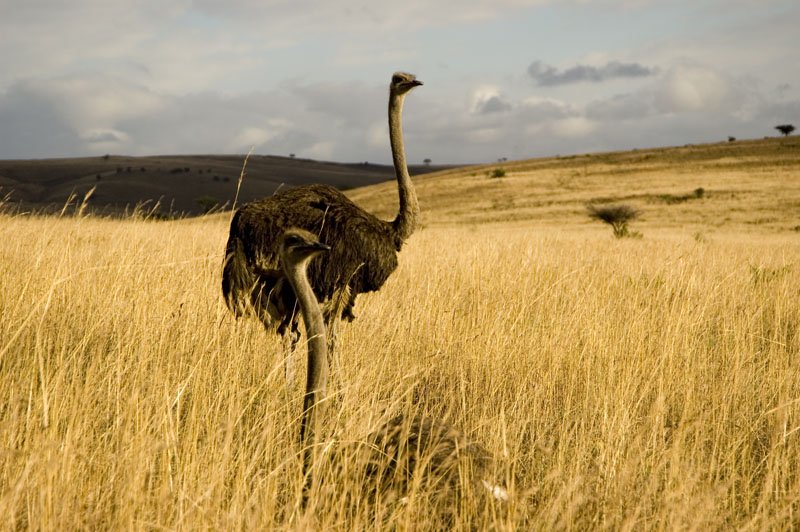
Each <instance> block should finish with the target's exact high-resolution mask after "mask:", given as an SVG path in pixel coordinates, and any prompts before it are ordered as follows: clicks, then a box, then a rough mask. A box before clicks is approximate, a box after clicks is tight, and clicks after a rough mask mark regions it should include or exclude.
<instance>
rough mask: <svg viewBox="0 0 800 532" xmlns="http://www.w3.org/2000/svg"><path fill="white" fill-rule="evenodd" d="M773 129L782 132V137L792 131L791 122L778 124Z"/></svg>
mask: <svg viewBox="0 0 800 532" xmlns="http://www.w3.org/2000/svg"><path fill="white" fill-rule="evenodd" d="M775 129H777V130H778V131H780V132H781V133H783V136H784V137H788V136H789V135H791V134H792V131H794V126H793V125H792V124H781V125H780V126H775Z"/></svg>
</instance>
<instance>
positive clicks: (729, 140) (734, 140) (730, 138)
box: [728, 137, 736, 142]
mask: <svg viewBox="0 0 800 532" xmlns="http://www.w3.org/2000/svg"><path fill="white" fill-rule="evenodd" d="M728 142H736V137H728Z"/></svg>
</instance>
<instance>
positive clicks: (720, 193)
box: [348, 137, 800, 233]
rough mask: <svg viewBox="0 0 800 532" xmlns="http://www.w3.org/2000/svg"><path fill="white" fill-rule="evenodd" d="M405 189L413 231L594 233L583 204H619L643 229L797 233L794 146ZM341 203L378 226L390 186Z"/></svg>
mask: <svg viewBox="0 0 800 532" xmlns="http://www.w3.org/2000/svg"><path fill="white" fill-rule="evenodd" d="M414 182H415V185H416V189H417V194H418V196H419V199H420V204H421V208H422V222H423V225H455V224H459V225H460V224H473V225H476V224H487V223H506V224H514V225H547V226H553V227H556V226H557V227H567V226H589V225H591V226H593V227H594V226H596V224H597V222H594V221H591V220H590V219H589V217H588V216H587V215H586V206H587V205H588V204H603V203H620V202H622V203H627V204H630V205H632V206H633V207H635V208H637V209H639V210H640V211H641V213H642V216H641V219H640V220H639V221H637V222H636V225H637V226H641V227H644V228H647V229H669V230H672V229H675V228H687V229H692V230H695V231H706V230H714V231H717V230H720V231H737V232H740V231H746V232H754V231H758V232H761V231H766V232H773V233H774V232H784V231H791V232H795V233H796V232H797V231H798V230H800V138H798V137H788V138H769V139H762V140H747V141H737V142H725V143H716V144H702V145H687V146H680V147H669V148H653V149H645V150H634V151H627V152H611V153H595V154H586V155H575V156H564V157H550V158H541V159H531V160H525V161H509V162H505V163H502V164H500V163H498V164H490V165H484V166H474V167H466V168H455V169H450V170H445V171H440V172H437V173H434V174H430V175H425V176H420V177H417V178H415V180H414ZM348 195H349V196H350V198H351V199H353V200H354V201H356V202H357V203H359V204H360V205H363V206H364V207H365V208H367V209H369V210H371V211H372V212H374V213H376V214H377V215H379V216H383V217H385V218H389V217H391V216H392V215H393V214H394V213H395V212H396V210H397V199H396V196H397V194H396V192H395V190H394V184H393V183H382V184H378V185H373V186H367V187H363V188H359V189H357V190H352V191H350V192H348Z"/></svg>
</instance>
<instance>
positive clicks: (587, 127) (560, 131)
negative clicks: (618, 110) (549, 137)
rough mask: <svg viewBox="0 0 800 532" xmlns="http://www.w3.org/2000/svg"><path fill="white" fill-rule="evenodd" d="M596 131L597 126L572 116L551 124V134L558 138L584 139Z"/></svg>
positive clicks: (587, 120)
mask: <svg viewBox="0 0 800 532" xmlns="http://www.w3.org/2000/svg"><path fill="white" fill-rule="evenodd" d="M595 129H597V124H596V123H594V122H593V121H591V120H589V119H588V118H586V117H583V116H572V117H569V118H564V119H562V120H557V121H555V122H553V126H552V130H553V133H555V134H556V135H558V136H559V137H567V138H577V137H584V136H586V135H589V134H590V133H592V132H593V131H594V130H595Z"/></svg>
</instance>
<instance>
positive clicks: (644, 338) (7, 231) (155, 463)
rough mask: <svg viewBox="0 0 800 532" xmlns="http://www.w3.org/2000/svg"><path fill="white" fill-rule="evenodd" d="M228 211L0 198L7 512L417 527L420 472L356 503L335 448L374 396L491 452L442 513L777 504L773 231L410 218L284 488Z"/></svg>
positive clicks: (583, 525)
mask: <svg viewBox="0 0 800 532" xmlns="http://www.w3.org/2000/svg"><path fill="white" fill-rule="evenodd" d="M226 221H227V219H226V218H223V217H217V218H214V217H211V218H204V219H197V220H186V221H179V222H148V221H143V220H116V221H112V220H101V219H94V218H62V219H56V218H37V217H23V216H17V217H8V216H6V217H3V218H0V223H2V225H1V226H0V227H2V233H1V234H2V242H0V250H2V252H1V253H0V283H1V285H0V289H1V290H2V291H1V292H0V293H1V294H2V296H0V316H1V317H2V320H0V397H2V400H1V401H0V516H2V518H1V519H2V522H3V524H4V526H5V527H6V528H10V529H15V528H32V529H49V530H56V529H57V530H64V529H75V528H83V529H86V528H88V529H153V528H159V529H160V528H166V529H200V528H210V529H238V528H248V529H267V528H284V529H304V528H308V527H311V528H315V529H331V528H342V527H345V528H350V527H358V528H361V527H379V528H385V527H390V526H398V527H401V528H407V527H415V526H422V527H424V526H426V525H430V526H433V525H434V524H435V523H436V509H435V508H434V509H431V508H430V507H429V506H426V504H425V502H426V498H425V493H424V490H422V491H420V492H418V493H412V496H411V497H410V498H409V499H408V500H406V501H404V502H403V503H402V504H399V503H398V504H389V503H387V504H385V505H383V506H381V507H379V508H376V507H374V506H370V504H368V503H367V502H366V501H365V499H363V498H361V494H362V493H363V488H364V487H363V486H361V485H359V483H358V482H357V481H354V480H353V476H352V475H351V474H350V473H351V472H352V471H350V470H349V469H348V467H344V468H342V467H339V466H341V464H342V463H344V464H349V463H354V462H355V461H356V460H357V452H358V451H357V450H356V449H357V445H356V444H358V442H363V441H364V440H365V438H366V437H367V435H368V434H369V433H370V432H371V431H372V430H374V429H375V427H376V426H378V424H379V423H380V422H381V421H382V420H383V419H385V418H386V416H387V415H391V414H392V413H396V412H408V413H425V414H428V415H433V416H436V417H438V418H441V419H443V420H445V421H447V422H449V423H452V424H454V425H456V426H458V427H460V428H461V429H462V430H463V431H464V432H466V433H467V434H468V435H470V436H471V437H472V438H474V439H475V440H477V441H479V442H481V443H482V444H483V445H484V446H485V447H486V448H487V449H488V450H489V451H490V452H491V453H492V454H493V455H494V456H495V458H496V461H497V471H496V475H497V480H498V482H501V483H503V484H504V485H506V486H507V487H508V488H509V491H510V492H511V494H512V497H513V498H512V500H511V501H510V502H508V503H500V504H494V503H493V504H491V505H490V506H489V507H486V506H469V505H466V506H460V507H458V508H457V509H456V511H455V514H456V515H455V518H454V519H455V521H454V524H455V525H456V526H460V527H475V528H478V529H486V528H504V529H522V530H525V529H531V528H533V529H551V528H575V529H589V528H609V529H619V528H625V527H631V528H633V527H635V528H661V527H666V528H675V527H678V528H703V529H705V528H731V527H741V528H759V529H761V528H768V527H776V528H791V527H792V525H793V523H794V524H796V523H797V521H798V519H800V517H798V510H800V502H798V498H799V497H800V495H799V494H800V471H798V468H799V467H800V466H799V465H798V464H800V451H798V449H800V444H799V443H798V441H797V440H798V438H799V437H800V430H798V429H800V372H798V371H797V368H798V367H799V366H800V364H799V363H800V355H799V353H800V332H798V331H799V329H798V325H799V324H800V276H798V269H800V248H798V246H797V245H796V241H795V240H794V238H795V237H794V235H793V234H785V235H780V234H761V235H750V236H748V235H744V236H741V235H736V234H727V235H722V234H720V235H716V234H715V235H714V236H713V237H711V238H708V239H705V240H703V239H696V238H693V237H692V234H691V233H690V232H688V233H687V232H682V231H674V230H662V231H656V230H655V229H651V230H650V231H649V232H648V231H645V237H644V238H643V239H640V240H626V239H622V240H615V239H613V237H612V236H611V233H610V231H608V229H607V228H605V227H602V226H601V225H600V224H597V225H596V226H594V225H588V224H587V225H581V224H575V225H573V226H571V227H566V228H564V229H555V230H554V229H552V228H550V229H543V228H541V227H540V228H536V227H533V226H532V227H513V226H511V225H508V226H501V225H494V226H491V225H490V226H482V227H469V226H462V227H454V228H447V227H432V228H431V227H429V228H426V229H423V230H422V231H420V232H419V233H417V234H415V235H414V236H413V237H412V239H411V241H410V242H409V244H408V245H407V247H406V248H405V249H404V250H403V252H402V254H401V266H400V268H399V270H398V271H397V272H396V274H395V275H394V276H392V277H391V278H390V280H389V281H388V282H387V284H386V286H385V287H384V289H383V290H382V291H381V292H380V293H378V294H371V295H367V296H362V297H360V298H359V300H358V304H357V308H356V311H357V313H358V315H359V318H358V319H357V320H356V321H355V322H353V323H352V324H348V325H343V326H342V327H341V329H340V338H339V348H338V353H337V364H338V366H337V368H336V369H335V370H334V374H333V375H332V379H331V388H332V389H331V390H330V391H331V392H332V394H333V396H332V397H331V399H330V400H329V401H328V402H327V403H328V404H327V405H326V407H325V409H326V410H325V412H326V419H327V420H328V421H327V422H326V423H325V428H324V430H323V434H322V436H321V442H320V447H319V452H318V468H319V477H318V478H319V482H318V483H317V484H316V485H315V487H314V489H313V490H312V492H311V494H310V500H309V509H308V510H307V511H303V510H302V508H301V505H300V501H301V494H302V486H303V478H302V472H301V455H300V449H299V445H298V442H297V434H296V433H297V428H298V417H299V414H300V389H299V383H295V386H294V388H293V389H291V390H287V389H286V385H285V382H284V377H283V360H282V358H281V357H282V356H283V348H282V346H281V344H280V342H279V341H278V339H277V338H272V337H269V336H267V335H265V334H264V332H263V330H262V328H261V326H260V325H259V324H258V323H256V322H254V321H252V320H251V321H247V320H243V321H239V322H236V321H234V320H233V319H232V318H231V316H230V315H229V314H228V312H227V310H226V309H225V306H224V304H223V302H222V299H221V296H220V294H219V267H220V262H221V259H222V257H221V253H222V249H223V247H224V240H225V237H226V230H227V227H226ZM297 359H298V360H297V362H298V363H302V359H303V356H302V353H300V354H298V355H297Z"/></svg>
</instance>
